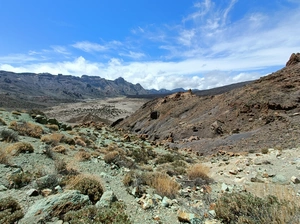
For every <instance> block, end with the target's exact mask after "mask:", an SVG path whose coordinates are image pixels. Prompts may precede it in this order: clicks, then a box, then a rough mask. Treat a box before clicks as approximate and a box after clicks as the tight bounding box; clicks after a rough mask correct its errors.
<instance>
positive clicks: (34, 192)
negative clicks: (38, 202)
mask: <svg viewBox="0 0 300 224" xmlns="http://www.w3.org/2000/svg"><path fill="white" fill-rule="evenodd" d="M26 194H27V195H28V196H29V197H31V196H38V195H39V192H38V191H37V190H36V189H30V190H29V191H27V192H26Z"/></svg>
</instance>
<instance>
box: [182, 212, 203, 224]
mask: <svg viewBox="0 0 300 224" xmlns="http://www.w3.org/2000/svg"><path fill="white" fill-rule="evenodd" d="M177 218H178V220H179V221H180V222H188V223H199V224H200V223H201V222H202V221H201V217H200V216H199V215H197V214H194V213H189V212H186V211H183V210H181V209H180V210H178V212H177ZM198 221H199V222H198Z"/></svg>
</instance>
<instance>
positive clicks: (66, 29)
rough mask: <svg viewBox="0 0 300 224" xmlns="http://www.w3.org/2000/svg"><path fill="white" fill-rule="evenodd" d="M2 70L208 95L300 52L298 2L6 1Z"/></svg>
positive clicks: (0, 34)
mask: <svg viewBox="0 0 300 224" xmlns="http://www.w3.org/2000/svg"><path fill="white" fill-rule="evenodd" d="M0 9H1V13H0V21H1V22H0V70H7V71H14V72H35V73H42V72H49V73H51V74H58V73H62V74H64V75H76V76H81V75H83V74H86V75H93V76H101V77H103V78H107V79H116V78H118V77H123V78H125V79H126V80H127V81H130V82H133V83H140V84H141V85H142V86H143V87H144V88H147V89H150V88H156V89H160V88H167V89H173V88H178V87H183V88H187V89H188V88H198V89H207V88H212V87H216V86H221V85H226V84H230V83H235V82H240V81H245V80H251V79H256V78H259V77H261V76H264V75H266V74H268V73H270V72H274V71H276V70H278V69H280V68H282V67H284V65H285V63H286V61H287V60H288V58H289V56H290V55H291V53H293V52H300V38H299V37H300V29H299V27H300V0H272V1H271V0H251V1H249V0H202V1H201V0H200V1H196V0H195V1H191V0H172V1H171V0H84V1H83V0H72V1H71V0H26V1H24V0H0Z"/></svg>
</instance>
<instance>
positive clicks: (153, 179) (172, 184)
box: [146, 173, 180, 198]
mask: <svg viewBox="0 0 300 224" xmlns="http://www.w3.org/2000/svg"><path fill="white" fill-rule="evenodd" d="M146 184H147V185H149V186H151V187H153V188H155V190H156V191H157V193H158V194H159V195H161V196H167V197H169V198H174V197H175V196H176V194H177V193H178V190H179V189H180V185H179V184H178V183H177V182H176V181H175V180H174V179H173V178H171V177H170V176H168V175H167V174H165V173H148V174H146Z"/></svg>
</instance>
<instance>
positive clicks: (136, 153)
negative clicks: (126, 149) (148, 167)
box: [130, 148, 156, 164]
mask: <svg viewBox="0 0 300 224" xmlns="http://www.w3.org/2000/svg"><path fill="white" fill-rule="evenodd" d="M130 156H132V158H133V159H134V160H135V162H137V163H141V164H147V163H148V161H149V160H152V159H154V158H155V157H156V153H155V152H154V151H153V149H152V148H147V149H146V148H140V149H133V150H132V151H131V153H130Z"/></svg>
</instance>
